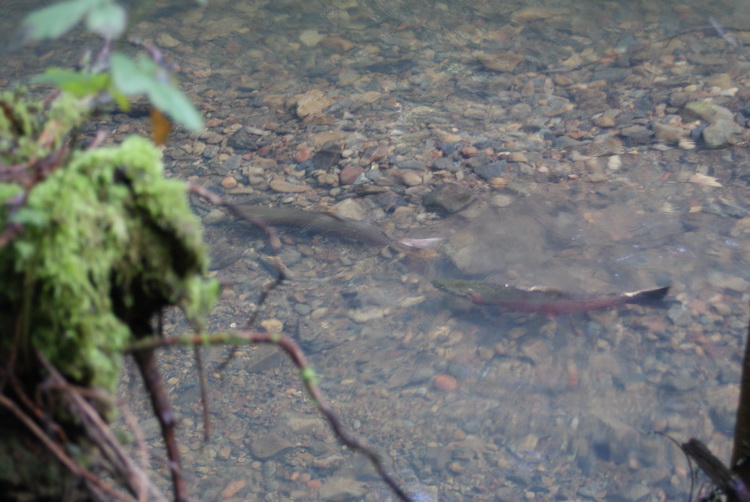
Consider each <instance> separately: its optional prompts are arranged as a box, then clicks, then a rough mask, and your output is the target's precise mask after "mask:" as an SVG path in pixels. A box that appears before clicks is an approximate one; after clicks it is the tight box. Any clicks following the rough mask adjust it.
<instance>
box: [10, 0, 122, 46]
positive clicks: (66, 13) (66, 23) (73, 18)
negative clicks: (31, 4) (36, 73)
mask: <svg viewBox="0 0 750 502" xmlns="http://www.w3.org/2000/svg"><path fill="white" fill-rule="evenodd" d="M109 1H110V0H68V1H66V2H59V3H56V4H53V5H50V6H49V7H45V8H44V9H40V10H37V11H34V12H32V13H31V14H29V15H28V16H27V17H26V19H24V21H23V23H22V25H21V27H22V29H23V31H24V32H25V35H26V38H27V39H31V40H42V39H44V38H58V37H60V36H62V35H64V34H65V33H67V32H68V31H70V30H71V29H72V28H73V26H75V25H76V24H78V22H79V21H81V20H82V19H83V17H84V16H85V15H86V14H87V13H88V12H89V11H91V10H92V9H96V8H97V7H99V6H100V5H102V4H103V3H109Z"/></svg>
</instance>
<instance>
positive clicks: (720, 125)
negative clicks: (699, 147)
mask: <svg viewBox="0 0 750 502" xmlns="http://www.w3.org/2000/svg"><path fill="white" fill-rule="evenodd" d="M742 131H743V129H742V128H741V127H740V126H738V125H737V124H735V123H734V122H730V121H729V120H717V121H715V122H713V123H712V124H710V125H709V126H708V127H706V128H705V129H703V133H702V137H703V142H704V143H705V144H706V147H707V148H723V147H725V146H731V145H736V144H737V143H739V142H740V140H741V135H742Z"/></svg>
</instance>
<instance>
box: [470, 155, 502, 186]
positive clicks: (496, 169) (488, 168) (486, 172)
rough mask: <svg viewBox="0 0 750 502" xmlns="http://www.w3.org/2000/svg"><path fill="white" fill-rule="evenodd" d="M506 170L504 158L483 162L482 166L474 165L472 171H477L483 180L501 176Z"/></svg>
mask: <svg viewBox="0 0 750 502" xmlns="http://www.w3.org/2000/svg"><path fill="white" fill-rule="evenodd" d="M507 170H508V163H507V162H505V161H504V160H498V161H497V162H492V163H491V164H485V165H483V166H479V167H476V168H475V169H474V172H475V173H477V175H479V176H480V177H481V178H483V179H485V180H488V181H489V180H491V179H494V178H502V177H503V175H504V174H505V173H506V172H507Z"/></svg>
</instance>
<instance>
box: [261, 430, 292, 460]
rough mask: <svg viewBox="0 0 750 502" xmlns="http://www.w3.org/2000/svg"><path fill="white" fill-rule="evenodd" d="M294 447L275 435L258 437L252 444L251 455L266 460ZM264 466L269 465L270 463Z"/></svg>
mask: <svg viewBox="0 0 750 502" xmlns="http://www.w3.org/2000/svg"><path fill="white" fill-rule="evenodd" d="M293 446H294V445H292V443H290V442H289V441H288V440H286V439H284V438H282V437H280V436H278V435H276V434H273V433H271V434H265V435H257V436H256V437H255V438H254V439H253V441H252V442H251V443H250V453H251V454H252V455H253V457H255V458H257V459H259V460H265V459H268V458H273V457H275V456H276V455H278V454H279V453H281V452H283V451H284V450H287V449H289V448H292V447H293ZM264 465H268V463H266V464H264Z"/></svg>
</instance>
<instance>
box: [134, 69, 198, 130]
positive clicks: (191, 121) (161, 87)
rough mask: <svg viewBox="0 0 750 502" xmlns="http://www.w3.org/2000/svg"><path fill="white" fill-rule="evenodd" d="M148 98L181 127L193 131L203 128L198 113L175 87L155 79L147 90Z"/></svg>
mask: <svg viewBox="0 0 750 502" xmlns="http://www.w3.org/2000/svg"><path fill="white" fill-rule="evenodd" d="M148 98H149V99H150V100H151V103H153V105H154V106H155V107H156V108H158V109H159V110H161V111H163V112H164V113H167V114H168V115H170V116H171V117H172V118H173V119H174V121H175V122H177V123H178V124H181V125H182V126H183V127H185V128H187V129H189V130H191V131H193V132H198V131H200V130H201V129H203V119H202V118H201V116H200V113H198V110H196V109H195V107H194V106H193V103H191V102H190V100H189V99H188V97H187V96H185V94H183V92H182V91H181V90H179V89H178V88H177V87H174V86H173V85H171V84H168V83H166V82H160V81H158V80H155V81H154V83H153V85H152V86H151V88H150V89H149V91H148Z"/></svg>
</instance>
